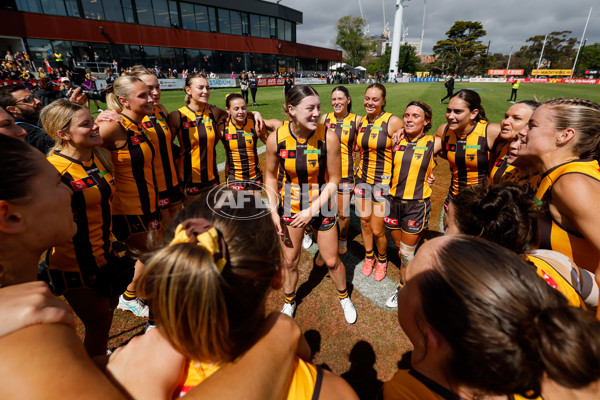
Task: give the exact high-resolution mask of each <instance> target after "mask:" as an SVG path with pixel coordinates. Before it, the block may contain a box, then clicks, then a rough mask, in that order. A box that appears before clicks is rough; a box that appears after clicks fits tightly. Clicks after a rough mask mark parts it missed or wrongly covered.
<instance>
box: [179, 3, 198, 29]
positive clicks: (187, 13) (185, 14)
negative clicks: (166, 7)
mask: <svg viewBox="0 0 600 400" xmlns="http://www.w3.org/2000/svg"><path fill="white" fill-rule="evenodd" d="M179 7H180V8H181V27H182V28H183V29H192V30H195V29H196V23H195V22H194V5H193V4H190V3H179Z"/></svg>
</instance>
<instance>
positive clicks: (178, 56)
mask: <svg viewBox="0 0 600 400" xmlns="http://www.w3.org/2000/svg"><path fill="white" fill-rule="evenodd" d="M173 50H174V51H175V66H176V67H177V72H179V77H180V78H181V71H182V70H183V69H184V68H185V51H184V49H180V48H177V47H176V48H174V49H173Z"/></svg>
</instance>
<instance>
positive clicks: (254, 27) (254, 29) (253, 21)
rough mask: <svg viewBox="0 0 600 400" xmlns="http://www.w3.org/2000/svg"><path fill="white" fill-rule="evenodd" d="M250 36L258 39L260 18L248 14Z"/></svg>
mask: <svg viewBox="0 0 600 400" xmlns="http://www.w3.org/2000/svg"><path fill="white" fill-rule="evenodd" d="M250 34H251V35H252V36H254V37H260V17H259V16H258V15H256V14H250Z"/></svg>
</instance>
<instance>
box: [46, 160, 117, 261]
mask: <svg viewBox="0 0 600 400" xmlns="http://www.w3.org/2000/svg"><path fill="white" fill-rule="evenodd" d="M48 161H50V163H51V164H52V165H54V167H56V169H57V170H58V172H59V173H60V174H61V176H62V181H63V182H64V183H65V184H66V185H67V186H68V187H70V188H71V189H72V190H73V192H74V193H73V197H72V198H71V206H72V208H73V211H74V213H75V222H76V223H77V233H76V234H75V236H73V240H72V241H70V242H68V243H64V244H61V245H58V246H55V247H53V248H52V250H51V251H50V252H49V253H48V262H49V265H50V267H51V268H55V269H60V270H61V271H71V272H79V271H80V269H81V270H84V269H85V270H86V271H94V270H95V269H97V268H100V267H102V266H103V265H106V264H107V263H108V261H109V259H108V255H109V253H110V251H111V249H112V247H111V240H110V231H111V197H112V195H113V194H114V192H115V182H114V180H113V177H112V175H111V173H110V172H109V171H108V169H107V168H106V167H105V166H104V165H103V164H102V162H101V161H100V160H99V159H98V158H97V157H96V155H95V154H94V155H93V156H92V159H91V160H90V161H89V162H81V161H78V160H75V159H73V158H71V157H68V156H66V155H64V154H61V153H59V152H56V151H55V152H54V153H53V154H52V155H51V156H49V157H48Z"/></svg>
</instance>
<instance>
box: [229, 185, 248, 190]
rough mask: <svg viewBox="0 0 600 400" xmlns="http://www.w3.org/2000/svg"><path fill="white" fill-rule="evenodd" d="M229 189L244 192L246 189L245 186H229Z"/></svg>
mask: <svg viewBox="0 0 600 400" xmlns="http://www.w3.org/2000/svg"><path fill="white" fill-rule="evenodd" d="M229 187H230V188H232V189H235V190H244V189H246V186H244V185H229Z"/></svg>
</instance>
